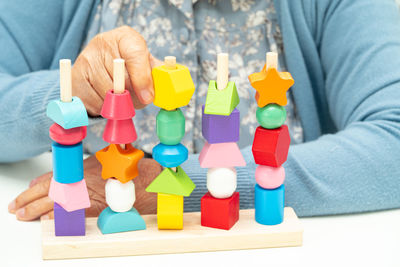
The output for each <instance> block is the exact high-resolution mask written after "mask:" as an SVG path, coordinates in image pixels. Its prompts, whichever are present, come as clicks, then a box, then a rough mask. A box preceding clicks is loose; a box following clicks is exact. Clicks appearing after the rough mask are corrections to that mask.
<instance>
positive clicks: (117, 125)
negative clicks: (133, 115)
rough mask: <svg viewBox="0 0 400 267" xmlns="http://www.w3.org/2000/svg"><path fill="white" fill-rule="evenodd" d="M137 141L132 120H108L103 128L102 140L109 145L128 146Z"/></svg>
mask: <svg viewBox="0 0 400 267" xmlns="http://www.w3.org/2000/svg"><path fill="white" fill-rule="evenodd" d="M136 139H137V134H136V130H135V126H134V125H133V121H132V119H126V120H120V121H116V120H108V121H107V124H106V127H105V128H104V133H103V140H104V141H106V142H107V143H110V144H129V143H132V142H134V141H135V140H136Z"/></svg>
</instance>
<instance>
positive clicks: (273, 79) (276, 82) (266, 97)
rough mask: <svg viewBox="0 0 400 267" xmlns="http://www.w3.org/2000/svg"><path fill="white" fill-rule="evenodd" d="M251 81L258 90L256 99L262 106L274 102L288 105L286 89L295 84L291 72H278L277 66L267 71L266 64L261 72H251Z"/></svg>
mask: <svg viewBox="0 0 400 267" xmlns="http://www.w3.org/2000/svg"><path fill="white" fill-rule="evenodd" d="M249 81H250V84H251V86H253V87H254V89H256V91H257V92H256V100H257V104H258V106H259V107H260V108H262V107H265V106H266V105H268V104H272V103H275V104H278V105H280V106H286V104H287V98H286V91H287V90H289V88H290V87H291V86H292V85H293V84H294V80H293V78H292V75H291V74H290V73H289V72H278V71H277V70H276V69H275V68H269V69H268V71H267V70H266V66H265V65H264V68H263V69H262V71H261V72H256V73H253V74H250V75H249Z"/></svg>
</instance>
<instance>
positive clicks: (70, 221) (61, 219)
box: [54, 202, 86, 236]
mask: <svg viewBox="0 0 400 267" xmlns="http://www.w3.org/2000/svg"><path fill="white" fill-rule="evenodd" d="M54 228H55V234H56V236H78V235H85V229H86V227H85V209H80V210H75V211H72V212H68V211H66V210H65V209H63V208H62V207H61V206H60V205H58V204H57V203H55V202H54Z"/></svg>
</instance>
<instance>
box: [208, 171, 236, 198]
mask: <svg viewBox="0 0 400 267" xmlns="http://www.w3.org/2000/svg"><path fill="white" fill-rule="evenodd" d="M207 189H208V192H210V194H211V195H212V196H213V197H215V198H228V197H230V196H232V194H233V193H234V192H235V191H236V169H235V168H234V167H230V168H210V169H208V172H207Z"/></svg>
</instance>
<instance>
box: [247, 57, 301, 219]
mask: <svg viewBox="0 0 400 267" xmlns="http://www.w3.org/2000/svg"><path fill="white" fill-rule="evenodd" d="M249 80H250V83H251V85H252V86H253V87H254V89H256V91H257V93H256V100H257V104H258V108H257V113H256V117H257V121H258V123H259V124H260V126H259V127H257V129H256V132H255V135H254V141H253V147H252V151H253V156H254V161H255V162H256V164H259V165H258V166H257V169H256V172H255V178H256V182H257V184H256V186H255V197H254V198H255V219H256V221H257V222H258V223H260V224H264V225H275V224H280V223H282V221H283V217H284V201H285V185H284V180H285V169H284V168H283V167H282V164H283V163H284V162H285V161H286V159H287V155H288V151H289V145H290V136H289V131H288V127H287V126H286V125H283V124H284V123H285V120H286V110H285V108H284V107H283V106H285V105H286V104H287V99H286V91H287V90H289V88H290V87H291V86H292V85H293V84H294V81H293V78H292V76H291V75H290V73H289V72H278V55H277V53H273V52H269V53H267V55H266V65H265V66H264V68H263V69H262V70H261V72H258V73H253V74H251V75H250V76H249Z"/></svg>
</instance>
